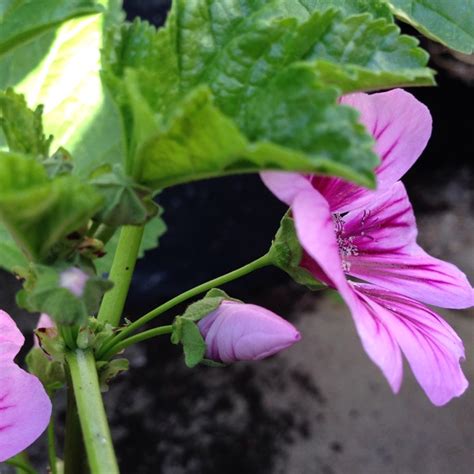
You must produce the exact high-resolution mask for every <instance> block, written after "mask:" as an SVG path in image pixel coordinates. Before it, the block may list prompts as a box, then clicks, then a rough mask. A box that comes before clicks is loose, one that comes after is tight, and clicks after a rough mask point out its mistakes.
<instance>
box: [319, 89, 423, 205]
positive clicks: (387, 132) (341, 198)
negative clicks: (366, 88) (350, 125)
mask: <svg viewBox="0 0 474 474" xmlns="http://www.w3.org/2000/svg"><path fill="white" fill-rule="evenodd" d="M341 103H343V104H345V105H349V106H351V107H354V108H356V109H357V110H358V111H359V112H360V114H361V115H360V121H361V122H362V123H363V124H364V125H365V127H366V129H367V131H368V132H369V133H371V134H372V135H373V137H374V138H375V141H376V145H375V152H376V153H377V154H378V156H379V157H380V160H381V163H380V165H379V166H378V167H377V169H376V170H375V172H376V175H377V191H370V190H368V189H365V188H361V187H360V186H356V185H354V184H351V183H349V182H347V181H344V180H342V179H338V178H326V177H315V179H314V180H313V185H314V186H315V188H316V189H318V190H319V191H320V192H321V194H322V195H323V196H324V197H325V198H326V199H327V200H328V202H329V203H330V207H331V211H332V212H347V211H350V210H354V209H358V208H359V207H361V206H364V205H366V204H368V203H369V202H370V201H371V200H372V199H373V196H374V194H375V193H378V192H385V191H386V190H387V189H388V188H390V187H391V186H392V185H393V184H394V183H395V182H397V181H398V180H399V179H400V178H401V177H402V176H403V175H404V174H405V173H406V172H407V171H408V170H409V169H410V168H411V166H412V165H413V164H414V163H415V161H416V160H417V159H418V157H419V156H420V155H421V153H422V152H423V150H424V148H425V146H426V144H427V142H428V139H429V137H430V135H431V128H432V120H431V115H430V112H429V110H428V108H427V107H426V106H425V105H423V104H422V103H421V102H419V101H418V100H417V99H415V97H414V96H413V95H411V94H410V93H408V92H405V91H404V90H402V89H394V90H391V91H388V92H382V93H379V94H363V93H358V94H350V95H347V96H345V97H343V98H342V99H341Z"/></svg>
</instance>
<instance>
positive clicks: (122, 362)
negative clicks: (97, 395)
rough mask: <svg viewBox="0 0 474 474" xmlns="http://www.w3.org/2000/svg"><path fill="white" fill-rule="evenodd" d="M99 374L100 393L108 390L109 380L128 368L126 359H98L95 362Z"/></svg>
mask: <svg viewBox="0 0 474 474" xmlns="http://www.w3.org/2000/svg"><path fill="white" fill-rule="evenodd" d="M96 366H97V372H98V374H99V383H100V390H101V392H102V393H105V392H108V390H109V383H110V381H111V380H112V379H113V378H115V377H117V375H119V374H121V373H122V372H126V371H127V370H128V369H129V366H130V364H129V362H128V359H113V360H111V361H110V362H105V361H99V362H97V363H96Z"/></svg>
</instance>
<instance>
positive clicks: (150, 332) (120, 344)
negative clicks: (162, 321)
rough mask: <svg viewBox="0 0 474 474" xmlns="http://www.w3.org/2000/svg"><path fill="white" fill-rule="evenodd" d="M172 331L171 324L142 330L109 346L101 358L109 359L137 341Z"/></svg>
mask: <svg viewBox="0 0 474 474" xmlns="http://www.w3.org/2000/svg"><path fill="white" fill-rule="evenodd" d="M172 332H173V326H171V325H169V326H160V327H159V328H153V329H149V330H148V331H143V332H141V333H139V334H136V335H135V336H132V337H129V338H128V339H125V340H124V341H121V342H118V343H117V344H115V345H114V346H112V347H111V348H110V350H109V351H107V353H105V354H104V355H103V357H102V358H103V359H104V360H107V359H110V358H111V357H112V356H114V355H115V354H117V352H120V351H123V350H124V349H126V348H127V347H130V346H132V345H133V344H137V343H138V342H142V341H146V340H148V339H151V338H153V337H157V336H163V335H165V334H171V333H172Z"/></svg>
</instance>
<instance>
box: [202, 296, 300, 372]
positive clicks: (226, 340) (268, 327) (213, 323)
mask: <svg viewBox="0 0 474 474" xmlns="http://www.w3.org/2000/svg"><path fill="white" fill-rule="evenodd" d="M198 325H199V329H200V331H201V334H202V336H203V337H204V339H205V341H206V345H207V352H206V357H208V358H209V359H212V360H215V361H220V362H224V363H230V362H235V361H238V360H260V359H264V358H265V357H269V356H271V355H273V354H276V353H277V352H280V351H281V350H283V349H286V348H287V347H290V346H292V345H293V344H294V343H295V342H297V341H299V340H300V339H301V335H300V333H299V332H298V330H297V329H296V328H295V327H294V326H293V325H291V324H290V323H289V322H288V321H285V320H284V319H283V318H281V317H280V316H278V315H276V314H275V313H272V312H271V311H269V310H267V309H265V308H262V307H260V306H255V305H253V304H244V303H238V302H234V301H223V302H222V303H221V305H220V306H219V308H217V309H216V310H215V311H213V312H212V313H210V314H209V315H207V316H206V317H205V318H203V319H202V320H201V321H199V323H198Z"/></svg>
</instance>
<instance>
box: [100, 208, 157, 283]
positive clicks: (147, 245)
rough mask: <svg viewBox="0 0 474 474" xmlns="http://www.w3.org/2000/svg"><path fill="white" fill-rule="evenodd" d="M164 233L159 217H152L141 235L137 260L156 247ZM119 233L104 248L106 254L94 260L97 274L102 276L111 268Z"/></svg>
mask: <svg viewBox="0 0 474 474" xmlns="http://www.w3.org/2000/svg"><path fill="white" fill-rule="evenodd" d="M165 232H166V224H165V222H164V221H163V219H162V218H161V217H160V216H155V217H153V218H152V219H151V220H150V221H149V222H147V223H146V224H145V232H144V234H143V239H142V243H141V245H140V252H139V255H138V258H142V257H143V256H144V255H145V252H147V251H148V250H152V249H154V248H156V247H158V243H159V238H160V237H161V236H162V235H163V234H164V233H165ZM118 239H119V233H118V232H116V233H115V234H114V236H113V237H112V239H110V241H109V242H108V243H107V245H106V246H105V252H106V254H105V255H104V256H103V257H101V258H98V259H97V260H95V266H96V269H97V273H98V274H99V275H102V274H104V273H109V272H110V268H111V267H112V261H113V258H114V254H115V249H116V248H117V244H118Z"/></svg>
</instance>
